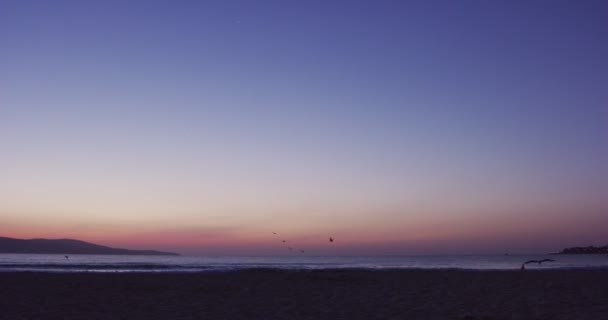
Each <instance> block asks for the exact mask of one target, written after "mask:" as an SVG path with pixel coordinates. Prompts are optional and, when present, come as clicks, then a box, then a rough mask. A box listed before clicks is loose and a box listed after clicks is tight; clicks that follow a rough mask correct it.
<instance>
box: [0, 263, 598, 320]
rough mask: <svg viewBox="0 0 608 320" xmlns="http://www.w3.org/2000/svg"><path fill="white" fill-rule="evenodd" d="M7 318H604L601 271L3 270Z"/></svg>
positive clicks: (1, 292) (0, 303)
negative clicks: (172, 271) (184, 271)
mask: <svg viewBox="0 0 608 320" xmlns="http://www.w3.org/2000/svg"><path fill="white" fill-rule="evenodd" d="M0 283H2V286H0V310H3V311H2V315H3V316H4V317H6V318H7V319H117V318H118V319H203V318H206V319H391V318H393V319H493V320H498V319H601V318H602V317H604V316H605V315H606V314H608V291H606V289H605V288H607V287H608V270H606V269H602V270H587V269H586V270H555V269H547V270H526V271H524V272H521V271H519V270H517V271H515V270H492V271H487V270H480V271H477V270H476V271H470V270H411V269H410V270H394V269H392V270H381V271H379V272H378V271H371V270H360V269H357V270H353V269H349V270H345V269H339V270H336V269H333V270H307V271H304V270H271V269H248V270H231V271H226V272H202V273H168V272H163V273H91V272H88V273H47V272H0Z"/></svg>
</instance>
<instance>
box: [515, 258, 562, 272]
mask: <svg viewBox="0 0 608 320" xmlns="http://www.w3.org/2000/svg"><path fill="white" fill-rule="evenodd" d="M543 262H555V260H553V259H542V260H528V261H526V262H524V263H522V265H521V270H522V271H524V270H526V265H527V264H530V263H536V264H539V265H540V264H542V263H543Z"/></svg>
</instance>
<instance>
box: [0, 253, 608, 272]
mask: <svg viewBox="0 0 608 320" xmlns="http://www.w3.org/2000/svg"><path fill="white" fill-rule="evenodd" d="M532 259H553V260H556V261H555V262H546V263H543V264H541V265H538V264H528V265H527V266H526V269H529V270H532V269H539V270H540V269H555V268H562V269H572V268H575V269H577V268H608V256H606V255H445V256H368V257H355V256H349V257H344V256H342V257H325V256H323V257H314V256H281V257H197V256H129V255H69V256H68V257H67V258H66V257H65V255H58V254H0V272H7V271H38V272H206V271H229V270H240V269H259V268H265V269H288V270H316V269H345V268H348V269H373V270H382V269H467V270H518V269H519V268H520V267H521V264H522V263H523V262H524V261H527V260H532Z"/></svg>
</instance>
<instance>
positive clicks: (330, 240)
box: [272, 232, 334, 253]
mask: <svg viewBox="0 0 608 320" xmlns="http://www.w3.org/2000/svg"><path fill="white" fill-rule="evenodd" d="M272 234H273V235H275V236H278V235H279V234H278V233H276V232H273V233H272ZM329 242H334V238H333V237H329ZM281 243H283V244H284V245H285V246H287V250H289V251H290V252H294V251H295V252H300V253H304V252H305V251H304V249H301V248H295V247H292V246H290V245H287V240H285V239H283V240H281Z"/></svg>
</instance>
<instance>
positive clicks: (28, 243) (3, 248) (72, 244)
mask: <svg viewBox="0 0 608 320" xmlns="http://www.w3.org/2000/svg"><path fill="white" fill-rule="evenodd" d="M0 253H33V254H108V255H111V254H113V255H153V256H178V255H179V254H177V253H173V252H163V251H157V250H130V249H123V248H112V247H107V246H103V245H99V244H95V243H90V242H86V241H82V240H77V239H44V238H33V239H16V238H9V237H1V236H0Z"/></svg>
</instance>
